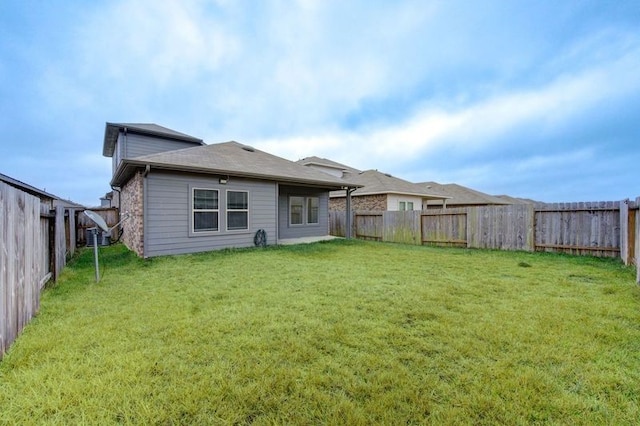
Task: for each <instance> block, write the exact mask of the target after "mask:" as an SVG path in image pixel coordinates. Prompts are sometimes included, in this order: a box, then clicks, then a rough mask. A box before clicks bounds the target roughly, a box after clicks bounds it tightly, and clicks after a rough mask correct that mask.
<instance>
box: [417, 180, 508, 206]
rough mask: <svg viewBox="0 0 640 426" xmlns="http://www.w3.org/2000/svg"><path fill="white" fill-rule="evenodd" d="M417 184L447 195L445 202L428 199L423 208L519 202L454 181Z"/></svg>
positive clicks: (497, 204) (498, 204)
mask: <svg viewBox="0 0 640 426" xmlns="http://www.w3.org/2000/svg"><path fill="white" fill-rule="evenodd" d="M418 185H420V186H422V187H423V188H424V189H425V191H430V192H432V193H435V194H441V195H443V196H447V197H448V199H447V200H446V202H443V201H442V200H433V201H432V200H429V201H428V202H427V203H426V204H425V210H426V209H441V208H446V207H475V206H501V205H509V204H519V203H514V202H512V201H511V200H510V199H505V198H500V197H495V196H493V195H489V194H485V193H484V192H480V191H476V190H475V189H471V188H467V187H465V186H462V185H458V184H455V183H447V184H440V183H437V182H422V183H419V184H418Z"/></svg>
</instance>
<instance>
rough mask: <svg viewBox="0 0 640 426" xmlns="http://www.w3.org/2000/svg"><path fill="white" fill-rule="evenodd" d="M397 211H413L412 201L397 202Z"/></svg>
mask: <svg viewBox="0 0 640 426" xmlns="http://www.w3.org/2000/svg"><path fill="white" fill-rule="evenodd" d="M398 210H400V211H405V210H413V201H398Z"/></svg>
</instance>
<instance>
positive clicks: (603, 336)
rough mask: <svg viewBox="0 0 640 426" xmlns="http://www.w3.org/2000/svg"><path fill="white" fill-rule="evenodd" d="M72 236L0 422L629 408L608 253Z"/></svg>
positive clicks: (627, 323) (467, 416)
mask: <svg viewBox="0 0 640 426" xmlns="http://www.w3.org/2000/svg"><path fill="white" fill-rule="evenodd" d="M92 259H93V258H92V252H91V251H83V252H82V253H81V254H80V255H79V256H78V257H77V258H76V259H75V260H74V261H73V262H72V263H71V264H70V265H69V266H68V267H67V269H66V270H65V272H64V273H63V275H62V277H61V279H60V280H59V282H58V284H57V285H56V286H55V287H52V288H49V289H47V290H46V291H45V292H44V294H43V298H42V304H41V310H40V313H39V315H38V316H37V317H36V318H35V319H34V320H33V321H32V323H31V324H30V325H29V326H28V327H27V328H26V329H25V331H24V333H23V334H22V335H21V337H20V338H19V339H18V340H17V341H16V343H15V344H14V345H13V346H12V347H11V349H10V351H9V352H8V354H7V355H6V356H5V358H4V359H3V360H2V361H1V362H0V423H3V424H29V423H50V424H78V423H85V424H119V423H121V424H250V423H255V424H371V423H384V424H406V423H410V424H424V423H427V424H429V423H431V424H454V423H455V424H509V425H512V424H532V423H545V424H578V425H579V424H616V425H617V424H636V423H637V420H638V419H639V418H640V408H639V401H640V289H639V288H638V286H637V285H635V284H634V278H635V277H634V271H633V270H631V269H630V268H626V267H624V266H622V265H621V264H620V263H619V262H617V261H612V260H602V259H594V258H585V257H569V256H560V255H548V254H535V253H514V252H499V251H481V250H477V251H476V250H472V251H469V250H461V249H438V248H428V247H419V246H408V245H407V246H405V245H393V244H381V243H367V242H361V241H335V242H327V243H317V244H312V245H301V246H290V247H278V248H267V249H260V250H259V249H250V250H235V251H233V250H231V251H222V252H213V253H205V254H198V255H187V256H176V257H164V258H154V259H151V260H146V261H145V260H141V259H138V258H136V257H135V256H133V255H132V254H131V253H129V252H128V251H127V250H126V249H124V248H123V247H122V246H114V247H110V248H102V249H101V261H102V271H103V274H104V275H103V278H102V280H101V282H100V283H98V284H96V283H94V282H93V260H92Z"/></svg>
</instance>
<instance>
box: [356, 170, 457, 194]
mask: <svg viewBox="0 0 640 426" xmlns="http://www.w3.org/2000/svg"><path fill="white" fill-rule="evenodd" d="M346 180H348V181H349V182H354V183H357V184H360V185H362V186H363V187H362V188H359V189H357V190H356V191H354V192H353V195H354V196H358V195H370V194H404V195H415V196H418V197H422V198H433V199H443V198H447V197H446V196H443V195H441V194H435V193H433V192H429V191H427V190H426V189H425V188H424V187H423V186H421V185H418V184H415V183H412V182H409V181H406V180H404V179H400V178H397V177H394V176H392V175H390V174H388V173H382V172H379V171H378V170H365V171H363V172H360V173H356V174H353V175H351V176H349V177H347V178H346Z"/></svg>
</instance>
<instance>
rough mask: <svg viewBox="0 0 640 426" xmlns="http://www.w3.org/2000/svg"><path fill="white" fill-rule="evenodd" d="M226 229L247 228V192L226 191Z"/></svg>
mask: <svg viewBox="0 0 640 426" xmlns="http://www.w3.org/2000/svg"><path fill="white" fill-rule="evenodd" d="M227 229H228V230H230V231H235V230H238V229H249V193H248V192H247V191H227Z"/></svg>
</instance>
